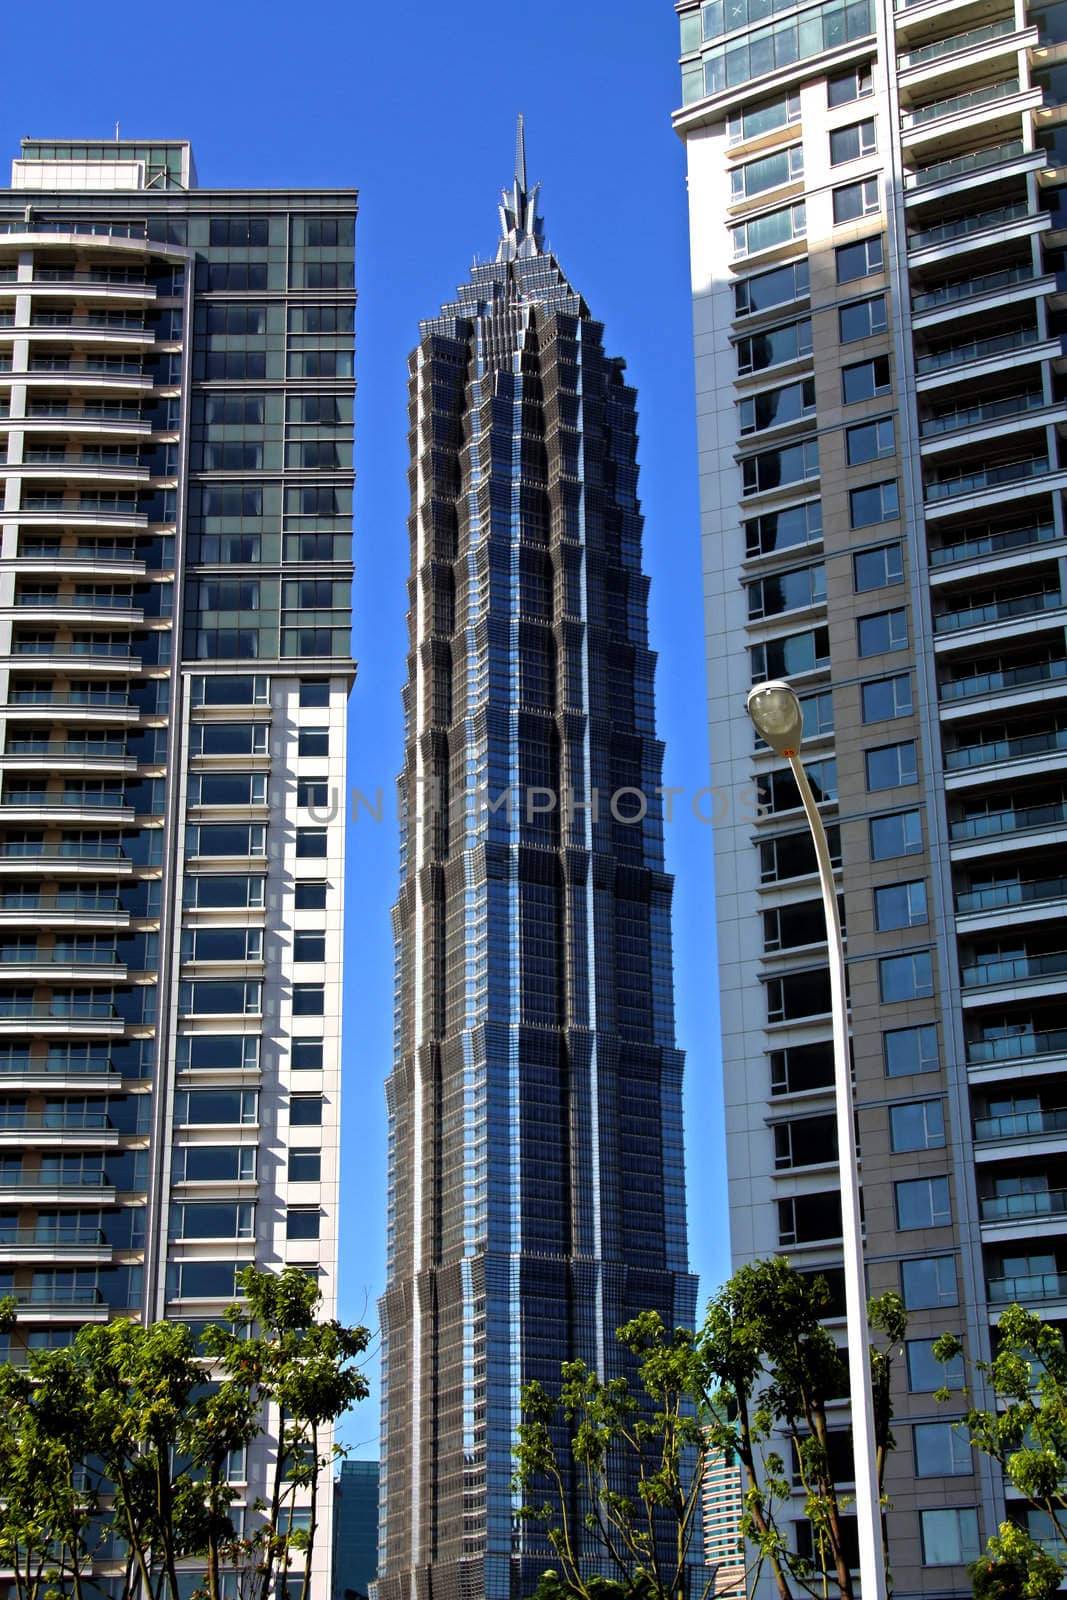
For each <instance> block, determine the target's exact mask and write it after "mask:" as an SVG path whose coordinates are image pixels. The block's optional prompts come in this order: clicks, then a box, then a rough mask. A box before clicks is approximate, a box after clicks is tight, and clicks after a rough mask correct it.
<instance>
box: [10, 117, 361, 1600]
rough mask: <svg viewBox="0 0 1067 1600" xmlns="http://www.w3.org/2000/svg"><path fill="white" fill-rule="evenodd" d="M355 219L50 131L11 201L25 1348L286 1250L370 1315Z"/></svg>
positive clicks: (195, 1310)
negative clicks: (361, 1210)
mask: <svg viewBox="0 0 1067 1600" xmlns="http://www.w3.org/2000/svg"><path fill="white" fill-rule="evenodd" d="M355 210H356V201H355V194H354V193H353V192H352V191H349V190H342V191H271V190H240V189H227V190H203V189H199V188H197V186H196V177H195V170H194V168H193V162H192V154H191V151H190V149H189V146H188V144H185V143H182V142H179V141H151V142H146V143H136V142H133V141H122V142H106V143H98V144H94V143H87V142H84V141H79V140H67V141H59V142H49V143H42V142H40V141H37V140H26V141H24V143H23V147H22V155H21V159H19V160H17V161H16V162H15V163H14V166H13V173H12V187H11V189H10V190H6V191H2V192H0V432H2V434H3V437H4V441H5V452H4V455H3V460H2V463H0V479H2V482H3V501H2V509H0V538H2V543H0V962H2V964H0V1291H3V1292H13V1293H14V1295H15V1298H16V1299H17V1301H18V1303H19V1310H18V1323H17V1327H16V1328H15V1330H14V1332H13V1333H12V1335H11V1336H10V1339H9V1340H8V1341H7V1345H6V1348H5V1351H4V1354H5V1355H6V1356H8V1357H9V1358H10V1359H12V1360H15V1361H21V1360H23V1359H25V1354H26V1352H27V1351H28V1350H31V1349H35V1348H43V1347H48V1346H51V1345H55V1344H62V1343H64V1342H66V1341H68V1340H69V1339H70V1338H71V1337H72V1336H73V1333H74V1331H75V1330H76V1328H77V1327H78V1326H79V1324H81V1323H83V1322H85V1321H87V1320H103V1319H106V1318H108V1317H110V1316H113V1315H127V1316H133V1317H144V1318H146V1319H148V1320H152V1319H155V1318H158V1317H162V1316H168V1317H174V1318H181V1320H183V1321H185V1322H188V1323H190V1324H191V1325H192V1326H193V1327H194V1328H197V1327H200V1326H202V1325H203V1324H204V1323H205V1322H207V1321H211V1320H212V1319H216V1318H217V1317H218V1316H219V1314H220V1312H221V1311H222V1310H223V1309H224V1307H225V1306H226V1305H227V1303H228V1302H230V1301H231V1300H232V1298H233V1295H234V1274H235V1272H236V1271H238V1270H240V1269H241V1268H242V1267H244V1266H246V1265H247V1264H249V1263H250V1262H253V1261H254V1262H256V1263H257V1264H259V1265H261V1266H265V1267H272V1268H275V1269H277V1268H279V1267H281V1266H282V1265H283V1264H284V1263H287V1262H292V1263H298V1264H300V1265H301V1266H303V1267H305V1268H306V1269H307V1270H308V1271H309V1272H313V1273H316V1274H317V1276H318V1281H319V1284H320V1287H321V1289H322V1291H323V1295H324V1302H325V1307H324V1308H325V1310H326V1312H327V1313H330V1312H332V1311H333V1308H334V1305H335V1298H336V1225H337V1204H336V1197H337V1128H338V1109H339V1107H338V1089H339V1077H340V1073H339V1068H340V1062H339V1045H340V995H341V984H340V963H339V949H340V938H341V926H342V875H343V861H344V807H343V804H339V803H338V801H339V797H340V796H341V794H342V793H343V788H344V757H345V709H346V702H347V695H348V690H349V686H350V684H351V680H352V675H353V670H354V668H353V663H352V660H351V647H350V629H349V621H350V582H351V571H352V569H351V509H352V403H353V390H354V384H353V377H352V345H353V336H352V327H353V311H354V303H355V293H354V258H353V229H354V220H355ZM327 947H329V950H330V954H329V957H327ZM266 1468H267V1455H266V1453H265V1451H264V1449H263V1448H262V1447H258V1448H257V1449H256V1450H253V1451H250V1452H249V1453H248V1455H247V1458H242V1459H241V1460H235V1461H234V1462H233V1463H232V1472H233V1478H234V1481H235V1482H236V1483H237V1484H238V1485H239V1490H240V1492H239V1498H238V1517H239V1518H241V1517H243V1518H245V1519H246V1523H245V1525H246V1526H247V1527H248V1529H249V1530H251V1528H252V1527H253V1526H254V1518H255V1515H256V1513H255V1512H254V1511H252V1510H251V1509H250V1508H251V1503H252V1501H254V1500H255V1499H256V1497H257V1496H258V1495H259V1494H261V1493H262V1492H263V1486H264V1482H265V1476H264V1475H265V1472H266ZM330 1479H331V1474H329V1473H327V1474H324V1485H323V1493H322V1494H321V1495H320V1497H319V1498H320V1504H321V1505H322V1506H323V1507H324V1508H325V1509H326V1513H327V1514H326V1516H325V1518H323V1519H322V1521H323V1526H322V1528H321V1532H320V1539H319V1546H318V1548H319V1550H320V1552H321V1553H322V1554H321V1557H320V1559H319V1563H318V1566H319V1570H318V1571H317V1573H316V1580H315V1582H316V1591H315V1592H316V1596H317V1597H318V1600H326V1597H327V1595H328V1593H329V1549H330V1527H329V1505H330V1498H331V1497H330V1494H329V1488H330ZM300 1498H301V1499H303V1498H304V1495H303V1494H302V1495H301V1497H300ZM296 1516H297V1518H298V1520H299V1519H301V1518H306V1516H307V1512H306V1510H298V1511H297V1512H296ZM108 1570H109V1569H108V1567H107V1565H106V1563H105V1565H104V1566H103V1567H102V1568H101V1573H100V1575H101V1578H102V1579H106V1574H107V1572H108ZM115 1570H118V1568H115ZM2 1588H3V1575H2V1574H0V1589H2Z"/></svg>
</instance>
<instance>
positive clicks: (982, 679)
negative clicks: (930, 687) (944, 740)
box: [938, 657, 1067, 700]
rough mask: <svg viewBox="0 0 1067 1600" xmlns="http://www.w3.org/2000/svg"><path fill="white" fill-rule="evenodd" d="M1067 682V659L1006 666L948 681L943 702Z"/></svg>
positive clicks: (941, 691)
mask: <svg viewBox="0 0 1067 1600" xmlns="http://www.w3.org/2000/svg"><path fill="white" fill-rule="evenodd" d="M1064 679H1067V657H1057V658H1056V659H1054V660H1052V661H1034V662H1030V663H1028V664H1027V665H1026V666H1022V667H1005V668H1000V669H997V670H995V671H992V672H976V673H974V674H972V675H971V676H969V677H965V678H948V679H946V680H945V682H944V683H942V684H941V685H940V686H939V690H938V693H939V697H940V698H941V699H942V700H969V699H971V698H973V697H975V696H978V695H986V694H998V693H1000V691H1001V690H1004V689H1025V688H1030V687H1032V686H1033V685H1034V684H1039V683H1056V682H1061V681H1063V680H1064Z"/></svg>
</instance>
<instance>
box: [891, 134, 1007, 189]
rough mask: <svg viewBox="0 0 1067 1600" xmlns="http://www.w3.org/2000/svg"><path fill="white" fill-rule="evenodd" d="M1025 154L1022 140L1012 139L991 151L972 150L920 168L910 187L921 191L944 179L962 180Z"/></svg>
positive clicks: (910, 176)
mask: <svg viewBox="0 0 1067 1600" xmlns="http://www.w3.org/2000/svg"><path fill="white" fill-rule="evenodd" d="M1025 154H1026V149H1025V146H1024V145H1023V142H1022V140H1021V139H1011V140H1009V142H1008V143H1007V144H998V145H995V146H994V147H993V149H991V150H972V151H969V152H968V154H967V155H965V156H950V157H949V158H948V159H947V160H945V161H935V162H933V163H932V164H931V165H930V166H928V167H919V168H918V169H917V170H916V171H915V172H912V173H909V174H908V177H909V178H910V180H911V183H910V185H909V187H914V188H917V189H921V188H922V187H923V186H924V185H925V184H928V183H940V182H941V181H942V180H943V179H944V178H961V177H964V176H965V175H966V174H967V173H968V172H984V171H985V170H986V168H988V167H999V166H1001V165H1002V163H1004V162H1005V161H1014V160H1015V159H1016V157H1017V156H1021V155H1025Z"/></svg>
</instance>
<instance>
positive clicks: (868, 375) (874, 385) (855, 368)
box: [841, 356, 892, 406]
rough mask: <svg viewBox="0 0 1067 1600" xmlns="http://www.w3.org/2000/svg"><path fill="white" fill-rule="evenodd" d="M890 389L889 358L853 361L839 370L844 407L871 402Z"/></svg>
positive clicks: (880, 357) (881, 357)
mask: <svg viewBox="0 0 1067 1600" xmlns="http://www.w3.org/2000/svg"><path fill="white" fill-rule="evenodd" d="M891 388H892V383H891V381H890V376H889V357H888V356H872V357H871V359H870V360H869V361H854V362H851V363H850V364H849V365H848V366H845V367H842V368H841V393H842V398H843V399H844V403H845V405H846V406H852V405H856V404H858V402H859V401H861V400H873V399H875V397H876V396H877V395H880V394H888V393H889V391H890V389H891Z"/></svg>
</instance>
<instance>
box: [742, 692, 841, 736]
mask: <svg viewBox="0 0 1067 1600" xmlns="http://www.w3.org/2000/svg"><path fill="white" fill-rule="evenodd" d="M800 714H801V717H802V719H803V724H804V738H805V739H821V738H823V737H825V735H826V734H828V733H833V731H834V697H833V693H832V691H831V690H829V689H824V690H822V692H821V693H820V694H806V695H803V696H801V700H800ZM754 743H755V748H756V749H757V750H760V751H763V750H768V749H769V748H770V746H769V745H767V744H766V743H765V742H764V740H763V739H761V738H760V736H759V734H758V733H757V734H756V736H755V740H754Z"/></svg>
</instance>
